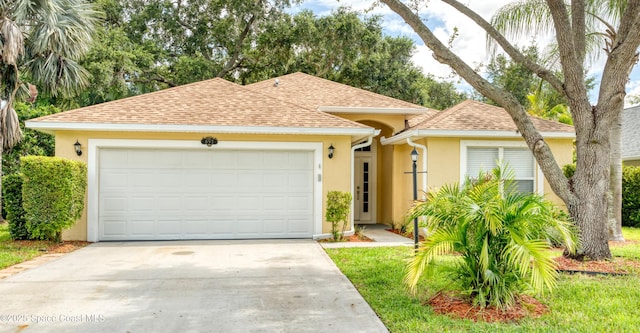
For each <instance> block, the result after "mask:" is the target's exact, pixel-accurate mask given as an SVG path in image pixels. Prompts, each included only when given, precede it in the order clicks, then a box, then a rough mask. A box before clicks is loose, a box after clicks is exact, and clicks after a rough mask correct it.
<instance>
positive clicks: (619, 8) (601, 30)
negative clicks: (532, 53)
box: [487, 0, 627, 241]
mask: <svg viewBox="0 0 640 333" xmlns="http://www.w3.org/2000/svg"><path fill="white" fill-rule="evenodd" d="M567 2H568V1H567ZM626 3H627V1H625V0H587V1H585V3H584V6H585V8H584V9H585V12H586V14H587V15H586V16H585V25H586V31H587V32H588V33H587V34H586V36H585V39H584V42H585V46H586V47H585V48H581V47H577V48H576V49H577V50H583V49H585V50H586V51H585V52H584V53H582V54H579V56H580V57H581V59H582V60H583V61H584V60H585V58H587V59H588V60H589V61H595V60H597V59H598V58H599V57H600V56H601V55H602V52H605V53H607V54H608V53H610V52H611V50H612V48H613V43H614V40H615V38H616V34H617V32H616V29H615V26H617V25H618V22H619V21H620V18H621V17H622V14H623V13H624V9H625V7H626ZM567 6H570V4H568V3H567ZM491 24H492V25H493V26H494V27H495V28H496V29H497V30H498V31H500V32H501V33H502V34H503V35H506V36H510V37H512V38H514V39H519V38H527V37H529V36H532V35H541V34H542V35H544V34H547V33H549V34H550V33H555V31H554V27H553V20H552V17H551V13H550V11H549V7H548V6H547V3H546V1H545V0H522V1H519V2H514V3H510V4H508V5H505V6H503V7H502V8H500V9H499V10H498V12H497V13H496V14H495V15H494V16H493V17H492V19H491ZM495 46H496V45H495V41H494V40H493V39H491V38H487V47H488V48H489V49H490V50H494V49H495ZM556 51H557V50H556V48H554V47H552V48H551V51H550V53H551V56H552V57H551V58H552V59H553V58H557V52H556ZM554 55H555V56H556V57H553V56H554ZM621 111H622V110H618V114H621ZM621 130H622V125H621V121H620V118H618V119H617V120H616V121H615V122H614V125H613V126H612V128H611V135H610V138H611V165H610V169H611V175H610V183H609V225H608V226H609V238H610V239H611V240H617V241H624V237H623V236H622V215H621V210H622V157H621V144H622V143H621V136H620V132H621Z"/></svg>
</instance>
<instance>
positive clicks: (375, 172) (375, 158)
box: [351, 139, 378, 224]
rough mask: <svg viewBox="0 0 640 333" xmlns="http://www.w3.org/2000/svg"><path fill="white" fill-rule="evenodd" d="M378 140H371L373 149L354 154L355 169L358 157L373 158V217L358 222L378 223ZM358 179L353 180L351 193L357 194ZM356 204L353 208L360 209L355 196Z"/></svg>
mask: <svg viewBox="0 0 640 333" xmlns="http://www.w3.org/2000/svg"><path fill="white" fill-rule="evenodd" d="M377 143H378V140H376V139H373V140H372V142H371V151H368V152H362V151H356V152H354V156H353V163H354V165H353V168H354V170H355V169H356V165H355V164H356V163H358V157H370V158H371V165H370V166H369V179H370V181H369V187H370V188H369V193H370V200H369V206H370V211H369V212H370V216H371V219H370V220H368V221H366V222H361V221H357V222H358V224H376V223H377V214H376V213H377V211H378V144H377ZM361 176H362V175H361V174H356V175H354V177H361ZM355 187H356V180H355V179H354V181H353V187H352V188H351V191H352V192H351V193H352V194H353V195H355V193H356V188H355ZM353 202H354V205H353V209H354V210H355V209H356V208H357V209H360V208H359V207H356V205H355V197H354V200H353ZM354 223H356V220H355V211H354Z"/></svg>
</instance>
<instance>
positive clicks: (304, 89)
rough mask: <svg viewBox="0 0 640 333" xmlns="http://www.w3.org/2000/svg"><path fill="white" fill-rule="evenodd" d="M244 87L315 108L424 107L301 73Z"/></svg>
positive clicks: (418, 110) (420, 109) (422, 108)
mask: <svg viewBox="0 0 640 333" xmlns="http://www.w3.org/2000/svg"><path fill="white" fill-rule="evenodd" d="M276 82H277V84H276ZM245 87H247V88H248V89H251V90H253V91H259V92H262V93H264V94H267V95H269V96H271V97H274V98H277V99H279V100H286V101H290V102H293V103H296V104H298V105H301V106H304V107H307V108H310V109H314V110H316V109H318V108H321V107H344V108H369V109H375V108H380V109H414V110H415V111H416V112H420V111H422V110H424V109H425V108H424V107H423V106H420V105H416V104H412V103H409V102H405V101H402V100H399V99H395V98H391V97H388V96H384V95H380V94H376V93H373V92H370V91H367V90H364V89H360V88H354V87H351V86H349V85H346V84H342V83H338V82H334V81H330V80H326V79H322V78H319V77H316V76H313V75H309V74H304V73H301V72H297V73H292V74H287V75H283V76H280V77H277V78H272V79H269V80H265V81H260V82H256V83H253V84H249V85H246V86H245Z"/></svg>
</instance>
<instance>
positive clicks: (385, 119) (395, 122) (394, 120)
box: [334, 113, 406, 137]
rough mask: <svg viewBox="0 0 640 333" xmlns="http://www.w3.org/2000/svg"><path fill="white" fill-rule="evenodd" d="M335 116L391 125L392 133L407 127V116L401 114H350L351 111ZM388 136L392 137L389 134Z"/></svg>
mask: <svg viewBox="0 0 640 333" xmlns="http://www.w3.org/2000/svg"><path fill="white" fill-rule="evenodd" d="M334 115H335V116H338V117H341V118H345V119H349V120H351V121H356V122H362V123H366V122H367V121H375V122H379V123H382V124H385V125H387V126H389V127H391V132H392V133H397V132H399V131H401V130H403V129H404V127H405V123H404V122H405V119H406V116H405V115H402V114H399V115H388V114H349V113H336V114H334ZM387 137H390V135H388V136H387Z"/></svg>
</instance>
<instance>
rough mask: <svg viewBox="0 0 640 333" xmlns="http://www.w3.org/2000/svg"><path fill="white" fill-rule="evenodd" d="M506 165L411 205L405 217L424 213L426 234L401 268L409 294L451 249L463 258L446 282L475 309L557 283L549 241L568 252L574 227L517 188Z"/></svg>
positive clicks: (572, 245) (498, 304) (510, 302)
mask: <svg viewBox="0 0 640 333" xmlns="http://www.w3.org/2000/svg"><path fill="white" fill-rule="evenodd" d="M505 170H507V169H506V167H497V168H496V169H494V170H493V171H492V172H491V173H487V174H481V175H480V176H479V177H478V178H476V179H470V178H467V180H466V181H465V184H464V186H463V187H460V186H459V185H457V184H456V185H452V186H444V187H442V188H441V189H440V190H439V191H437V192H431V193H429V195H428V197H427V200H426V201H424V202H420V203H418V204H416V205H415V206H414V207H413V208H412V210H411V211H410V214H409V215H410V218H411V219H413V218H416V217H420V216H426V217H427V221H426V223H427V228H428V229H429V234H430V236H429V237H427V238H426V240H425V241H424V242H423V243H422V244H421V246H420V248H419V250H418V252H417V254H416V256H415V257H414V258H413V259H412V260H411V261H410V262H409V264H408V266H407V274H406V276H405V283H406V285H407V286H408V287H409V289H410V291H412V292H414V293H415V291H416V286H417V284H418V281H419V279H420V276H421V275H422V274H423V273H424V272H425V271H429V270H430V269H431V268H433V266H434V264H435V262H436V260H437V258H438V257H439V256H441V255H444V254H449V253H451V252H456V253H460V256H461V258H460V260H459V261H456V264H455V266H454V267H453V269H451V270H450V271H449V273H450V274H451V275H452V276H451V278H452V279H451V281H453V282H454V283H457V284H458V285H457V287H458V289H459V290H460V291H461V292H462V293H463V294H464V295H466V296H468V297H470V299H471V300H472V302H473V304H474V305H476V306H480V307H486V306H489V305H491V306H496V307H500V308H506V307H510V306H512V305H513V304H514V303H515V301H516V300H517V298H518V296H519V295H520V294H522V293H524V292H528V291H533V292H535V293H538V294H542V293H544V291H545V290H552V289H553V288H554V287H555V285H556V280H557V277H558V272H557V270H556V264H555V261H554V260H553V259H552V257H551V256H552V254H551V252H550V251H548V249H549V241H550V240H553V241H554V242H557V243H560V244H563V245H564V246H566V248H567V250H568V251H570V252H573V251H574V250H575V248H576V240H577V237H576V235H575V232H574V228H573V226H572V224H571V223H570V222H568V221H567V220H566V218H563V216H566V215H563V214H559V213H558V212H557V211H556V210H555V208H554V206H553V205H552V204H551V203H550V202H548V201H546V200H545V199H544V198H542V197H541V196H539V195H536V194H532V193H522V192H519V191H518V190H517V187H516V186H515V183H514V181H513V176H512V173H511V172H508V173H506V174H505Z"/></svg>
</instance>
